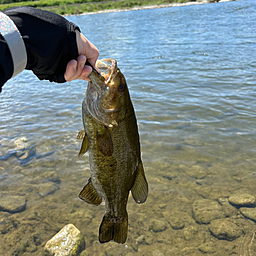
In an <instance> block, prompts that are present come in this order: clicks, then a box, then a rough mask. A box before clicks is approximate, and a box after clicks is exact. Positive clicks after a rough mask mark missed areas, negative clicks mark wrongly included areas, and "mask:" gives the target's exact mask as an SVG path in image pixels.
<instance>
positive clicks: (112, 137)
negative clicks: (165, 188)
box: [79, 59, 148, 243]
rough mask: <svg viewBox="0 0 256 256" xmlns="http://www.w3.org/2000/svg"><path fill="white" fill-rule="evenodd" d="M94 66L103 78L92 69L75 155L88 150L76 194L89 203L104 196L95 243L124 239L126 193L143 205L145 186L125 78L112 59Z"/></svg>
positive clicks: (122, 240) (125, 230) (146, 189)
mask: <svg viewBox="0 0 256 256" xmlns="http://www.w3.org/2000/svg"><path fill="white" fill-rule="evenodd" d="M96 67H97V68H99V70H103V71H104V72H102V74H103V75H104V79H102V77H99V74H97V72H94V71H93V72H92V74H91V75H90V78H91V82H89V84H88V88H87V92H86V98H85V100H84V101H83V104H82V113H83V123H84V134H85V136H84V140H83V143H82V147H81V150H80V153H79V155H81V154H83V153H85V152H86V151H87V150H89V159H90V169H91V178H90V179H89V181H88V183H87V185H86V186H85V187H84V188H83V190H82V191H81V193H80V195H79V197H80V198H81V199H83V200H84V201H86V202H88V203H92V204H95V205H99V204H100V203H101V200H102V198H104V200H105V206H106V213H105V215H104V217H103V220H102V223H101V225H100V229H99V241H100V242H101V243H105V242H108V241H111V240H114V241H115V242H117V243H124V242H125V241H126V238H127V230H128V215H127V211H126V205H127V200H128V196H129V192H130V190H131V191H132V196H133V198H134V200H135V201H136V202H137V203H143V202H145V200H146V198H147V194H148V184H147V181H146V178H145V174H144V170H143V164H142V161H141V152H140V142H139V134H138V127H137V120H136V116H135V113H134V109H133V105H132V102H131V99H130V95H129V91H128V87H127V85H126V81H125V78H124V76H123V74H122V73H121V72H120V70H119V69H118V68H117V64H116V61H115V60H113V59H105V60H102V61H98V62H97V64H96ZM80 136H81V135H80Z"/></svg>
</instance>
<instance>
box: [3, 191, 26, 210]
mask: <svg viewBox="0 0 256 256" xmlns="http://www.w3.org/2000/svg"><path fill="white" fill-rule="evenodd" d="M3 195H4V196H2V194H0V211H4V212H9V213H17V212H23V211H25V210H26V205H27V200H26V199H25V198H24V197H23V196H13V195H7V194H3Z"/></svg>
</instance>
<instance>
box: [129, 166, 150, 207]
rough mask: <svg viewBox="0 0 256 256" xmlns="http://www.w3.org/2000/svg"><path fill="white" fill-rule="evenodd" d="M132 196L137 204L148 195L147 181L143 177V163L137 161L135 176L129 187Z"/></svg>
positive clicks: (142, 201)
mask: <svg viewBox="0 0 256 256" xmlns="http://www.w3.org/2000/svg"><path fill="white" fill-rule="evenodd" d="M131 191H132V197H133V199H134V200H135V202H136V203H137V204H141V203H144V202H145V201H146V199H147V197H148V183H147V180H146V177H145V173H144V169H143V164H142V162H140V163H139V165H138V168H137V176H136V178H135V182H134V184H133V187H132V189H131Z"/></svg>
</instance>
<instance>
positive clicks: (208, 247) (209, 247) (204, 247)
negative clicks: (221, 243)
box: [198, 241, 217, 253]
mask: <svg viewBox="0 0 256 256" xmlns="http://www.w3.org/2000/svg"><path fill="white" fill-rule="evenodd" d="M198 249H199V251H201V252H204V253H214V252H215V251H216V250H217V248H216V245H215V244H214V243H212V242H211V241H209V242H205V243H203V244H201V245H200V246H199V247H198Z"/></svg>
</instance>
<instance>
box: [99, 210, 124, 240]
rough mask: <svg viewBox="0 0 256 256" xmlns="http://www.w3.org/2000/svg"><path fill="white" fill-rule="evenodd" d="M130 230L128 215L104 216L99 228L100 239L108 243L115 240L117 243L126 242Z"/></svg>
mask: <svg viewBox="0 0 256 256" xmlns="http://www.w3.org/2000/svg"><path fill="white" fill-rule="evenodd" d="M127 231H128V215H127V212H126V216H125V217H123V218H118V217H108V216H106V215H105V216H104V217H103V220H102V222H101V225H100V230H99V241H100V242H101V243H107V242H109V241H111V240H114V241H115V242H117V243H121V244H123V243H125V241H126V238H127Z"/></svg>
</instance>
